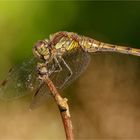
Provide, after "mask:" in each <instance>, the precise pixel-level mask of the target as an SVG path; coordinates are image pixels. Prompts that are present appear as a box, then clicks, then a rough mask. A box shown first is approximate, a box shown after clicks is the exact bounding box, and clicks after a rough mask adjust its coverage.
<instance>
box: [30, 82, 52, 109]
mask: <svg viewBox="0 0 140 140" xmlns="http://www.w3.org/2000/svg"><path fill="white" fill-rule="evenodd" d="M50 95H51V94H50V90H49V88H48V86H47V85H46V84H45V83H41V84H40V86H39V87H38V88H37V89H36V91H35V94H34V96H33V99H32V101H31V104H30V106H29V108H30V109H31V110H33V109H36V108H37V107H39V106H41V105H42V104H43V103H45V102H47V100H48V97H50Z"/></svg>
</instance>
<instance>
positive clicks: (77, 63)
mask: <svg viewBox="0 0 140 140" xmlns="http://www.w3.org/2000/svg"><path fill="white" fill-rule="evenodd" d="M63 58H64V60H65V61H66V63H67V64H68V65H69V67H70V68H71V70H72V72H73V74H72V76H71V78H70V79H69V80H68V81H67V82H66V83H65V84H64V86H63V87H62V85H63V83H64V82H65V79H66V78H67V77H68V76H69V74H70V73H69V71H68V69H67V68H66V66H65V65H64V63H62V62H61V61H60V65H61V66H62V71H61V72H58V73H52V75H51V76H50V79H51V80H52V81H53V83H54V85H55V86H56V88H57V89H58V90H59V89H60V87H61V88H62V90H63V89H64V88H66V87H67V86H69V85H70V84H71V83H72V82H73V81H74V80H76V79H77V78H78V77H79V76H80V75H81V74H82V73H83V72H84V71H85V70H86V68H87V66H88V64H89V62H90V56H89V54H88V53H86V52H84V51H83V50H82V49H80V48H79V49H76V50H74V51H71V52H69V53H68V54H66V55H65V56H64V57H63ZM52 65H54V63H50V64H49V66H48V68H51V67H52ZM48 93H50V90H49V88H48V86H47V85H46V84H44V83H42V84H40V86H39V88H38V89H37V90H36V93H35V94H34V96H33V99H32V102H31V104H30V109H31V110H33V109H35V108H37V107H38V106H40V105H42V104H43V103H44V102H46V101H47V100H48V97H49V95H50V94H48Z"/></svg>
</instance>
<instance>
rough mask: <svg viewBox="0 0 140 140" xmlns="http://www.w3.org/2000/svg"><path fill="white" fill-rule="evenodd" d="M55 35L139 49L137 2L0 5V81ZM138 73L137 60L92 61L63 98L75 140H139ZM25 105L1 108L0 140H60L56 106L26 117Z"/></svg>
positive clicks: (104, 57) (99, 57) (114, 57)
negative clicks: (37, 45)
mask: <svg viewBox="0 0 140 140" xmlns="http://www.w3.org/2000/svg"><path fill="white" fill-rule="evenodd" d="M57 31H72V32H76V33H79V34H82V35H86V36H90V37H93V38H95V39H97V40H100V41H104V42H108V43H113V44H120V45H125V46H131V47H134V48H140V39H139V37H140V2H126V1H125V2H113V1H112V2H111V1H110V2H105V1H99V2H96V1H93V2H92V1H88V2H84V1H52V2H51V1H37V0H34V1H28V0H26V1H24V0H22V1H18V0H17V1H12V0H11V1H10V0H9V1H0V78H1V79H3V78H4V77H5V75H6V73H7V72H8V70H9V68H10V67H11V66H13V65H16V64H17V63H20V62H22V61H23V60H24V59H26V58H27V57H29V56H31V55H32V47H33V45H34V44H35V43H36V41H37V40H40V39H44V38H48V37H49V35H50V34H52V33H54V32H57ZM139 68H140V59H139V58H138V57H134V56H127V55H122V54H110V53H103V54H95V55H92V61H91V65H90V66H89V68H88V70H87V71H86V73H85V74H84V75H83V76H82V77H81V78H79V79H78V80H77V81H76V82H75V84H74V85H71V86H70V88H68V89H67V90H66V91H65V92H64V96H67V97H68V98H69V101H70V104H71V108H70V109H71V113H72V119H73V122H74V128H75V137H76V139H80V140H86V139H98V138H100V139H103V138H108V139H113V138H122V139H123V138H129V139H131V138H140V134H139V132H138V130H139V129H140V119H139V118H140V111H139V110H140V104H139V101H140V95H139V94H140V93H139V91H140V88H139V85H140V80H139V79H140V72H139ZM29 102H30V99H28V98H24V99H21V100H19V101H11V102H8V103H7V102H3V101H2V102H1V103H0V105H1V106H0V109H1V113H0V115H1V119H0V130H1V131H0V139H18V140H19V139H21V140H24V139H30V140H31V139H39V140H42V139H53V140H54V139H56V140H58V139H65V135H64V130H63V126H62V123H61V118H60V116H59V112H58V110H57V107H56V105H55V103H53V101H48V103H46V106H43V107H41V108H39V109H37V110H35V111H32V112H28V109H27V108H28V105H27V104H29Z"/></svg>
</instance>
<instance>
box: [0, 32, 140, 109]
mask: <svg viewBox="0 0 140 140" xmlns="http://www.w3.org/2000/svg"><path fill="white" fill-rule="evenodd" d="M96 52H118V53H124V54H130V55H135V56H140V49H137V48H131V47H125V46H119V45H113V44H108V43H104V42H101V41H97V40H95V39H93V38H90V37H86V36H82V35H78V34H77V33H74V32H67V31H60V32H56V33H54V34H51V35H50V37H49V39H44V40H39V41H38V42H37V43H36V44H35V45H34V47H33V57H32V58H29V59H27V60H25V61H24V62H23V63H21V64H19V65H17V66H15V67H13V68H12V69H11V70H10V71H9V73H8V75H7V78H6V79H5V80H4V81H3V82H2V83H1V85H0V98H1V99H4V100H12V99H18V98H20V97H23V96H25V95H29V94H33V97H32V101H31V104H30V109H34V108H36V107H38V106H40V105H41V104H42V103H43V102H46V100H47V96H48V95H50V90H49V87H48V86H47V85H46V84H45V83H44V81H42V79H41V77H42V76H44V75H47V76H48V77H49V78H50V79H51V81H52V82H53V83H54V85H55V86H56V88H57V89H58V90H63V89H65V88H66V87H68V86H69V85H70V84H71V83H72V82H74V81H75V80H76V79H77V78H78V77H79V76H80V75H81V74H82V73H83V72H84V71H85V70H86V68H87V67H88V64H89V62H90V59H91V58H90V54H91V53H96Z"/></svg>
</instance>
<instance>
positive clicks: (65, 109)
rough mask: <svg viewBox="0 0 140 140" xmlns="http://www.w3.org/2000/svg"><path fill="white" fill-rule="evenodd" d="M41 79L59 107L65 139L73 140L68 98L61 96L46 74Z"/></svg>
mask: <svg viewBox="0 0 140 140" xmlns="http://www.w3.org/2000/svg"><path fill="white" fill-rule="evenodd" d="M42 80H43V81H44V82H45V83H46V84H47V85H48V86H49V88H50V91H51V94H52V95H53V97H54V99H55V101H56V103H57V105H58V107H59V110H60V114H61V117H62V121H63V125H64V129H65V133H66V138H67V140H74V137H73V127H72V121H71V117H70V112H69V106H68V104H67V101H68V100H67V99H66V98H62V97H61V95H60V94H59V92H58V91H57V89H56V87H55V86H54V84H53V82H52V81H51V80H50V79H49V77H48V76H43V77H42Z"/></svg>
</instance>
